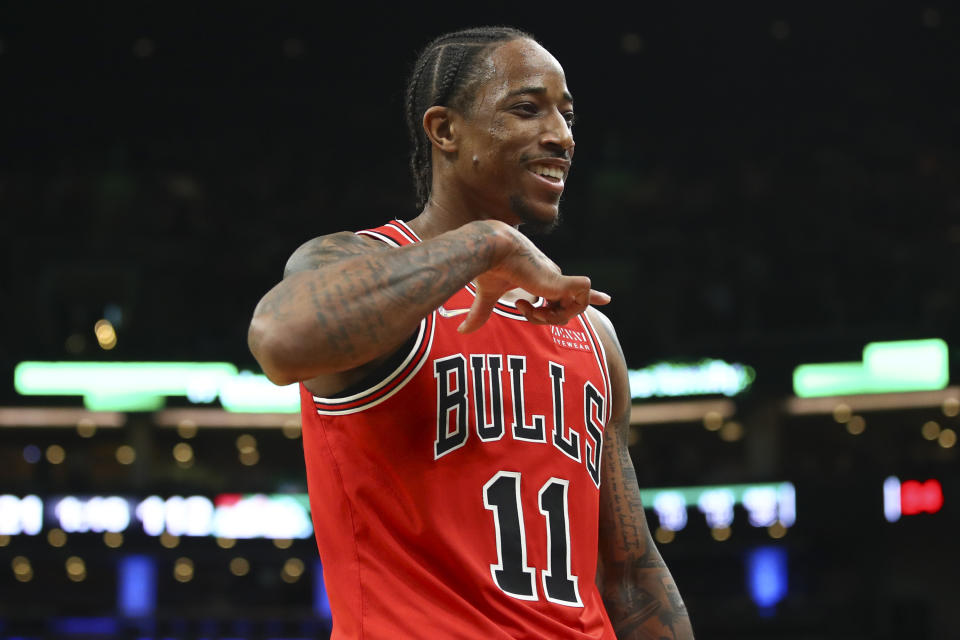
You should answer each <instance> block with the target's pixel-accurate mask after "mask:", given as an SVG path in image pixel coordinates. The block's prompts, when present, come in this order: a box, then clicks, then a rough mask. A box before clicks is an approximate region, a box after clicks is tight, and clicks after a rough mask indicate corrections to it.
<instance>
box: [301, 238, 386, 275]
mask: <svg viewBox="0 0 960 640" xmlns="http://www.w3.org/2000/svg"><path fill="white" fill-rule="evenodd" d="M388 248H389V246H388V245H386V244H384V243H382V242H378V241H377V240H374V239H373V238H370V237H368V236H363V235H358V234H356V233H352V232H350V231H339V232H337V233H331V234H329V235H325V236H318V237H316V238H313V239H312V240H307V241H306V242H304V243H303V244H302V245H300V246H299V247H297V250H296V251H294V252H293V254H292V255H291V256H290V258H289V259H288V260H287V265H286V267H285V268H284V270H283V277H284V278H286V277H288V276H290V275H293V274H294V273H299V272H300V271H310V270H312V269H319V268H320V267H324V266H327V265H330V264H334V263H336V262H340V261H341V260H345V259H347V258H352V257H354V256H359V255H366V254H370V253H374V252H377V251H383V250H385V249H388Z"/></svg>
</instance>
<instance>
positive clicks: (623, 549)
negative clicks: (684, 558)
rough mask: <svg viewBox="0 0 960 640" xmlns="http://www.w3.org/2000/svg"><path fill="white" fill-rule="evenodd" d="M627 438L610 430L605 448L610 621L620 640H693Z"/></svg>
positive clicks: (604, 590) (604, 556) (603, 530)
mask: <svg viewBox="0 0 960 640" xmlns="http://www.w3.org/2000/svg"><path fill="white" fill-rule="evenodd" d="M617 426H621V425H617ZM624 426H625V425H624ZM622 434H623V430H622V429H616V428H614V429H608V430H607V441H606V442H604V453H605V454H609V455H605V456H604V464H605V465H607V467H608V472H607V473H605V474H604V482H605V483H606V486H605V487H603V488H602V490H601V500H603V501H604V502H605V504H604V505H603V506H602V507H601V522H600V540H601V548H600V559H601V563H602V573H601V575H602V578H601V580H602V582H601V584H600V590H601V595H602V596H603V602H604V605H605V606H606V608H607V615H609V616H610V621H611V623H612V624H613V628H614V630H615V631H616V633H617V638H618V639H619V640H648V639H656V640H660V639H662V638H671V639H673V638H676V639H681V638H683V639H692V638H693V629H692V628H691V625H690V618H689V616H688V615H687V610H686V607H685V606H684V604H683V599H682V598H681V597H680V593H679V591H678V590H677V586H676V584H675V583H674V580H673V576H671V575H670V571H669V569H667V566H666V564H665V563H664V562H663V559H662V558H661V557H660V553H659V551H657V548H656V546H655V544H654V542H653V540H652V539H651V537H650V531H649V527H648V526H647V522H646V517H645V515H644V513H643V504H642V503H641V501H640V490H639V487H638V486H637V481H636V474H635V472H634V469H633V464H632V462H631V460H630V454H629V451H628V448H627V446H626V443H625V442H621V440H622V438H623V435H622Z"/></svg>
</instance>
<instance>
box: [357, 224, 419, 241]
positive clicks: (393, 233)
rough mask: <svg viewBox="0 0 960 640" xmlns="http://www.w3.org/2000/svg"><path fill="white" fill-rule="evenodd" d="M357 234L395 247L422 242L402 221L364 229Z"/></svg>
mask: <svg viewBox="0 0 960 640" xmlns="http://www.w3.org/2000/svg"><path fill="white" fill-rule="evenodd" d="M356 233H357V235H363V236H370V237H371V238H375V239H377V240H379V241H380V242H385V243H387V244H389V245H390V246H393V247H402V246H405V245H408V244H416V243H417V242H420V237H419V236H418V235H417V234H416V233H414V231H413V229H411V228H410V227H409V226H408V225H407V223H406V222H404V221H402V220H391V221H390V222H388V223H387V224H385V225H383V226H382V227H377V228H376V229H364V230H363V231H357V232H356Z"/></svg>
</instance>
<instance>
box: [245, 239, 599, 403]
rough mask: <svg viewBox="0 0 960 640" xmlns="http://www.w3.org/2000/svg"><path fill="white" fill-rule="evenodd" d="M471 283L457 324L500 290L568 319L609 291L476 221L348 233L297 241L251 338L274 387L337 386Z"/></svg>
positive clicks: (480, 313)
mask: <svg viewBox="0 0 960 640" xmlns="http://www.w3.org/2000/svg"><path fill="white" fill-rule="evenodd" d="M471 280H474V281H476V282H477V285H478V295H477V297H476V299H475V301H474V304H473V307H471V310H470V313H468V314H467V316H466V318H465V319H464V322H463V325H462V326H461V330H462V331H472V330H475V329H476V328H478V327H479V326H480V325H482V324H483V322H485V321H486V318H487V317H489V315H490V312H491V311H492V309H493V305H494V304H495V303H496V300H497V298H499V297H500V296H501V295H502V294H503V293H505V292H506V291H508V290H510V289H512V288H515V287H522V288H524V289H526V290H527V291H529V292H530V293H533V294H534V295H539V296H543V297H544V298H546V299H547V300H550V301H551V304H550V305H548V307H547V308H546V309H533V308H532V307H531V306H530V305H519V304H518V307H520V308H521V310H522V311H523V312H524V313H526V314H527V316H528V317H529V318H530V319H531V320H533V321H538V322H566V320H567V319H568V318H570V317H572V316H574V315H576V314H578V313H581V312H582V311H583V309H584V308H586V306H587V304H590V303H592V304H603V303H605V302H606V301H607V300H609V297H608V296H606V294H601V293H599V292H596V291H593V290H592V289H590V280H589V279H588V278H586V277H583V276H564V275H562V274H561V272H560V269H559V268H558V267H557V265H555V264H554V263H553V262H552V261H550V260H549V259H548V258H547V257H546V256H544V255H543V253H541V252H540V251H539V250H538V249H537V248H536V247H535V246H534V245H533V243H531V242H530V240H528V239H527V238H526V237H525V236H523V235H522V234H520V233H519V232H518V231H517V230H516V229H514V228H513V227H510V226H509V225H506V224H503V223H501V222H496V221H475V222H471V223H468V224H466V225H463V226H462V227H459V228H457V229H454V230H453V231H448V232H446V233H443V234H440V235H438V236H436V237H434V238H431V239H429V240H426V241H424V242H421V243H418V244H415V245H410V246H405V247H401V248H399V249H384V248H381V247H380V246H377V244H375V243H373V242H370V241H368V240H367V239H364V238H360V237H357V236H355V235H354V234H350V233H338V234H333V235H329V236H324V237H322V238H317V239H315V240H312V241H310V242H308V243H307V244H305V245H304V246H302V247H300V248H299V249H298V250H297V251H296V252H295V253H294V255H293V256H291V258H290V260H289V261H288V263H287V269H286V274H285V277H284V279H283V281H281V282H280V283H279V284H277V285H276V286H275V287H274V288H273V289H271V290H270V291H269V292H267V294H266V295H265V296H264V297H263V299H262V300H261V301H260V303H259V304H258V305H257V308H256V310H255V311H254V315H253V319H252V321H251V323H250V330H249V332H248V343H249V346H250V350H251V352H252V353H253V355H254V357H255V358H256V359H257V361H258V362H259V363H260V366H261V367H262V368H263V371H264V373H266V374H267V377H268V378H270V380H272V381H273V382H274V383H276V384H289V383H291V382H295V381H297V380H304V381H309V382H308V384H307V386H308V388H310V389H311V391H314V392H315V393H325V392H327V391H339V390H340V389H342V388H344V387H346V386H347V385H348V384H350V383H351V382H353V381H355V380H357V379H358V378H359V377H361V373H362V372H364V371H366V370H367V369H368V368H369V367H371V366H375V364H377V363H378V362H380V361H382V360H383V359H384V358H386V357H388V356H389V355H390V354H391V353H393V352H394V351H395V350H396V349H397V348H399V347H400V345H402V344H403V342H404V341H405V340H407V339H408V338H409V337H410V336H411V335H412V334H413V332H414V331H415V330H416V327H417V325H418V324H419V323H420V321H421V320H422V319H423V317H424V316H426V315H427V314H428V313H430V312H431V311H433V310H434V309H436V308H437V307H438V306H439V305H440V304H441V303H443V301H444V300H446V299H447V298H449V297H450V296H451V295H453V293H454V292H455V291H457V290H458V289H459V288H460V287H462V286H463V285H465V284H466V283H467V282H470V281H471Z"/></svg>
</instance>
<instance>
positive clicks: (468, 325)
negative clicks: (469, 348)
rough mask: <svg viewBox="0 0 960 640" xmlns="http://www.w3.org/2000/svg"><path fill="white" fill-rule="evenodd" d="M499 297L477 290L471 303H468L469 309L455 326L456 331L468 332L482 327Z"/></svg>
mask: <svg viewBox="0 0 960 640" xmlns="http://www.w3.org/2000/svg"><path fill="white" fill-rule="evenodd" d="M499 297H500V296H499V295H498V294H495V293H486V292H484V291H481V290H478V291H477V297H476V298H474V300H473V304H472V305H470V311H469V312H467V317H466V318H464V319H463V322H461V323H460V326H459V327H457V331H459V332H460V333H470V332H471V331H476V330H477V329H479V328H480V327H482V326H483V323H485V322H486V321H487V318H489V317H490V314H491V313H493V307H494V305H495V304H497V300H498V299H499Z"/></svg>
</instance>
